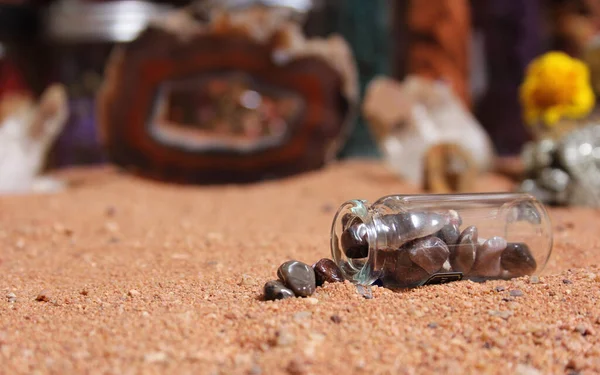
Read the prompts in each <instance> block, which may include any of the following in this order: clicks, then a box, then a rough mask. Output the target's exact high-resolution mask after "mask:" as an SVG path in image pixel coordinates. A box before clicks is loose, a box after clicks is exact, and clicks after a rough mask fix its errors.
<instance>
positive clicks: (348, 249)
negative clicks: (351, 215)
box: [340, 224, 369, 259]
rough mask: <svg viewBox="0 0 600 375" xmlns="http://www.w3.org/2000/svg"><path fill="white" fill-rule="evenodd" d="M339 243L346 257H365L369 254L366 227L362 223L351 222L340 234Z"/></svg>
mask: <svg viewBox="0 0 600 375" xmlns="http://www.w3.org/2000/svg"><path fill="white" fill-rule="evenodd" d="M340 240H341V245H342V249H343V250H344V254H346V256H347V257H348V258H352V259H356V258H366V257H368V256H369V243H368V238H367V228H366V227H365V225H364V224H352V225H351V226H350V227H349V228H348V229H346V230H345V231H344V232H343V233H342V236H341V239H340Z"/></svg>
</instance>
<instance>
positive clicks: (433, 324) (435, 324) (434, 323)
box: [427, 322, 438, 328]
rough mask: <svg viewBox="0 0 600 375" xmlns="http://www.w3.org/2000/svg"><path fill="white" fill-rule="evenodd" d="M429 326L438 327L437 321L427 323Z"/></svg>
mask: <svg viewBox="0 0 600 375" xmlns="http://www.w3.org/2000/svg"><path fill="white" fill-rule="evenodd" d="M427 327H429V328H437V327H438V324H437V323H436V322H431V323H429V324H427Z"/></svg>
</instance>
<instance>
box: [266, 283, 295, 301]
mask: <svg viewBox="0 0 600 375" xmlns="http://www.w3.org/2000/svg"><path fill="white" fill-rule="evenodd" d="M264 293H265V300H267V301H274V300H277V299H286V298H292V297H295V295H294V292H292V290H291V289H288V288H286V287H285V285H283V283H282V282H281V281H279V280H271V281H267V282H266V284H265V287H264Z"/></svg>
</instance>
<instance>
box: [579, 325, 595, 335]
mask: <svg viewBox="0 0 600 375" xmlns="http://www.w3.org/2000/svg"><path fill="white" fill-rule="evenodd" d="M575 331H577V332H579V333H580V334H581V335H582V336H588V335H592V334H593V331H592V330H591V329H590V328H588V327H586V326H585V325H583V324H578V325H577V326H576V327H575Z"/></svg>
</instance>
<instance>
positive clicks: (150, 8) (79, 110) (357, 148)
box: [0, 0, 598, 169]
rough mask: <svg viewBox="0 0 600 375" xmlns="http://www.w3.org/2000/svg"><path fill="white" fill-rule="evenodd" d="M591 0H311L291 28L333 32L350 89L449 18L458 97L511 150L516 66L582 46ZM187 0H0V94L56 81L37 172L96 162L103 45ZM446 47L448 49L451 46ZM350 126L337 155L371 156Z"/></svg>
mask: <svg viewBox="0 0 600 375" xmlns="http://www.w3.org/2000/svg"><path fill="white" fill-rule="evenodd" d="M596 3H597V2H595V1H593V0H590V1H586V0H472V1H468V0H445V1H444V0H368V1H367V0H320V1H314V2H313V5H312V8H311V9H310V11H309V12H308V14H307V17H306V22H305V23H304V24H303V28H304V31H305V33H306V35H307V36H313V35H316V36H326V35H329V34H331V33H339V34H341V35H342V36H343V37H344V38H345V39H346V41H347V42H348V43H349V45H350V46H351V48H352V51H353V53H354V58H355V60H356V65H357V67H358V72H359V78H360V89H361V95H362V94H364V89H365V87H366V85H367V84H368V83H369V82H370V80H371V79H373V77H375V76H378V75H388V76H390V77H393V78H396V79H398V80H401V79H402V78H403V77H405V76H406V75H407V74H410V73H414V72H418V71H419V70H422V71H427V70H428V67H427V66H426V65H427V64H424V63H423V57H422V56H425V55H427V51H426V49H421V50H420V49H419V48H420V47H419V46H420V45H422V43H423V42H424V41H427V39H428V38H431V37H432V36H431V35H427V33H424V32H423V30H422V29H423V27H425V28H426V27H431V28H433V27H434V26H427V25H429V23H435V22H438V21H439V19H450V20H451V22H454V23H455V24H456V25H457V26H456V27H454V28H448V29H446V30H444V32H443V33H442V34H439V35H438V34H436V35H438V37H439V38H440V43H441V44H442V45H447V46H448V51H447V52H448V54H453V53H454V54H456V53H458V54H461V53H463V52H461V50H460V48H461V47H460V46H462V45H464V46H466V50H465V51H464V60H465V61H463V62H461V64H462V65H463V67H462V68H461V69H462V70H460V71H461V72H463V73H460V74H462V76H460V77H459V78H457V80H459V81H460V83H459V86H460V85H462V86H460V87H462V88H460V89H459V90H458V94H459V96H460V97H461V98H463V100H464V101H465V103H466V104H467V105H468V108H469V110H471V111H472V113H473V114H474V115H475V116H476V118H477V119H478V120H479V122H480V123H481V125H482V126H483V128H484V129H485V130H486V131H487V132H488V134H489V135H490V137H491V139H492V141H493V143H494V147H495V148H496V151H497V153H498V154H499V155H516V154H518V153H519V152H520V150H521V147H522V146H523V144H524V143H525V142H526V141H527V139H528V134H527V131H526V129H525V128H524V126H523V123H522V121H521V117H522V114H521V108H520V106H519V99H518V87H519V85H520V84H521V82H522V80H523V75H524V72H525V69H526V66H527V64H528V63H529V62H530V61H531V60H532V59H533V58H534V57H536V56H538V55H539V54H540V53H542V52H544V51H548V50H551V49H557V50H561V51H566V52H568V53H569V54H571V55H576V56H579V55H582V54H584V52H585V51H584V49H585V48H588V47H589V46H590V45H592V44H593V43H592V42H591V40H594V38H595V35H596V31H597V30H598V27H597V26H598V20H597V14H598V9H597V8H598V5H597V4H596ZM189 4H190V2H188V1H184V0H177V1H166V0H165V1H148V2H143V1H131V0H127V1H119V0H111V1H101V0H96V1H90V0H88V1H84V0H59V1H25V0H22V1H18V0H14V1H2V2H1V3H0V96H2V97H4V96H5V95H7V94H8V93H11V92H18V91H26V92H30V93H32V94H33V95H35V96H39V95H40V94H41V93H42V92H43V91H44V90H45V88H47V87H48V86H49V85H50V84H52V83H55V82H60V83H63V84H64V85H65V87H66V88H67V92H68V98H69V109H70V113H69V119H68V121H67V124H66V127H65V129H64V131H63V132H62V133H61V134H60V136H59V138H58V139H57V141H56V143H55V144H54V145H53V146H52V149H51V152H50V155H49V157H48V160H47V163H48V164H47V168H49V169H52V168H60V167H64V166H70V165H94V164H99V163H104V162H106V161H107V156H106V155H105V152H104V150H103V148H102V147H101V145H100V143H99V140H98V134H97V133H98V131H97V126H96V123H97V119H96V114H95V100H96V93H97V90H98V87H99V85H100V83H101V82H102V79H103V74H104V67H105V63H106V61H107V58H108V56H109V54H110V52H111V50H112V49H113V47H114V46H115V45H118V44H121V43H127V42H129V41H131V40H132V39H134V38H135V36H136V35H137V33H138V32H139V31H140V30H141V29H142V28H143V27H144V25H145V22H147V20H148V19H150V18H151V17H154V16H156V15H159V14H161V13H162V12H165V11H167V10H169V9H175V8H178V7H183V6H187V5H189ZM436 20H437V21H436ZM423 25H425V26H423ZM457 43H459V46H458V47H457ZM456 48H458V49H459V52H453V51H456ZM419 54H420V55H419ZM415 56H421V58H420V60H419V61H420V63H419V64H417V63H414V61H415V59H418V58H417V57H415ZM427 56H429V55H427ZM430 57H431V64H433V65H435V64H437V63H439V59H437V58H436V57H435V54H431V55H430ZM459 60H460V59H459ZM450 64H451V63H450ZM465 67H466V69H465ZM432 69H433V68H432ZM433 70H435V69H433ZM448 71H449V72H450V71H451V70H448ZM355 122H356V123H355V126H354V128H353V131H352V134H351V136H350V138H349V139H348V140H347V142H346V143H345V144H344V145H343V147H342V148H341V151H340V153H339V155H338V156H339V157H340V158H349V157H369V158H380V157H381V155H380V153H379V152H378V149H377V146H376V144H375V141H374V139H373V137H372V135H371V134H370V132H369V130H368V127H367V126H366V125H365V121H364V119H363V117H362V116H358V117H357V118H356V120H355Z"/></svg>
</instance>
